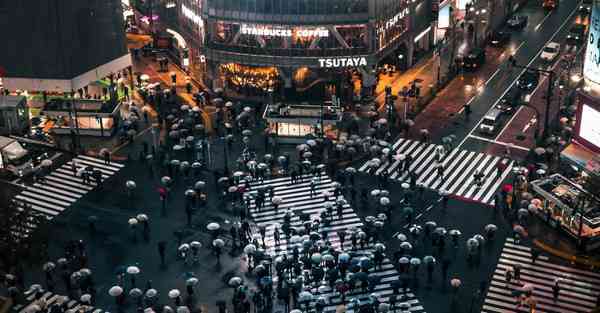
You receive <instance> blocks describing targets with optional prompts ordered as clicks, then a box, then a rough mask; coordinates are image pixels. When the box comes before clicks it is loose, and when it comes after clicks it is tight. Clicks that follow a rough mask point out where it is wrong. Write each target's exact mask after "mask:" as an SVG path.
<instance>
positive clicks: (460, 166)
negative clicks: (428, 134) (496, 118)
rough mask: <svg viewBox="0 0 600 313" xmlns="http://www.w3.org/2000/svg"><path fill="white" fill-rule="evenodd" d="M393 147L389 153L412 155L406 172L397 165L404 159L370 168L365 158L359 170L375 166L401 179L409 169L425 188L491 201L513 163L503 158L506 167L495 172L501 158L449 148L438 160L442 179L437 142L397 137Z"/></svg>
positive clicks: (378, 172) (487, 202) (405, 176)
mask: <svg viewBox="0 0 600 313" xmlns="http://www.w3.org/2000/svg"><path fill="white" fill-rule="evenodd" d="M392 147H393V150H394V152H392V153H394V154H399V153H402V154H405V155H410V156H411V157H412V161H411V164H410V166H409V170H410V171H409V172H404V171H403V169H401V168H400V167H401V166H402V164H403V162H401V161H399V160H393V161H392V162H387V160H382V163H381V165H380V166H379V167H378V168H376V169H371V168H369V167H370V162H369V161H367V162H365V163H364V164H363V165H362V166H360V168H359V171H360V172H369V173H370V172H371V171H372V170H375V171H374V173H375V174H377V175H380V174H381V173H382V172H384V171H387V173H388V177H389V178H390V179H392V180H396V181H400V182H406V181H407V180H409V179H410V177H411V175H410V174H409V173H410V172H412V173H415V174H416V177H417V180H416V181H417V183H421V184H423V185H424V186H425V187H426V188H429V189H434V190H447V191H448V192H450V194H453V195H456V196H460V197H463V198H467V199H472V200H475V201H478V202H481V203H485V204H493V196H494V194H495V193H496V192H497V190H498V189H499V187H500V185H501V184H502V182H503V181H504V180H505V179H506V177H507V176H508V175H509V174H510V172H511V170H512V167H513V162H512V161H510V160H509V161H504V162H507V163H506V165H507V166H506V170H505V171H504V172H503V173H500V175H498V174H497V170H496V168H497V164H498V162H500V161H502V158H500V157H498V156H493V155H489V154H484V153H479V152H474V151H468V150H464V149H452V150H450V151H448V152H447V153H446V155H445V156H444V157H443V160H441V164H442V165H443V167H444V175H443V176H444V177H443V179H442V178H441V177H440V176H439V175H438V171H437V166H438V161H437V160H436V159H437V158H436V149H437V148H438V147H440V146H439V145H436V144H430V143H425V142H420V141H415V140H411V139H405V138H399V139H398V140H397V141H396V142H395V143H394V144H393V145H392ZM475 172H479V173H481V174H483V179H482V184H481V185H480V186H477V185H476V184H474V174H475Z"/></svg>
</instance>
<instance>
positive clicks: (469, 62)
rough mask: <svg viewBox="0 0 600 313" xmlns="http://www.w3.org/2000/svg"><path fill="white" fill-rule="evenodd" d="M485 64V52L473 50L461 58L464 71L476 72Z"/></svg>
mask: <svg viewBox="0 0 600 313" xmlns="http://www.w3.org/2000/svg"><path fill="white" fill-rule="evenodd" d="M483 63H485V50H484V49H473V50H471V51H470V52H469V53H467V54H466V55H465V56H464V57H463V67H464V68H465V70H476V69H478V68H479V67H480V66H481V65H483Z"/></svg>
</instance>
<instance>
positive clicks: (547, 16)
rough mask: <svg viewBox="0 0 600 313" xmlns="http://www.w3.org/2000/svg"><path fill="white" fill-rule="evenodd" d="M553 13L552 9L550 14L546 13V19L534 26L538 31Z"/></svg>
mask: <svg viewBox="0 0 600 313" xmlns="http://www.w3.org/2000/svg"><path fill="white" fill-rule="evenodd" d="M551 13H552V11H550V12H548V14H546V16H545V17H544V19H542V21H541V22H540V23H539V24H537V25H536V26H535V28H534V30H535V31H538V30H539V29H540V27H542V24H544V22H545V21H546V20H547V19H548V18H549V17H550V14H551Z"/></svg>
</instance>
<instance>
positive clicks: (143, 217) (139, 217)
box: [135, 214, 148, 222]
mask: <svg viewBox="0 0 600 313" xmlns="http://www.w3.org/2000/svg"><path fill="white" fill-rule="evenodd" d="M135 218H136V219H137V220H138V221H140V222H144V221H147V220H148V215H146V214H138V215H137V216H136V217H135Z"/></svg>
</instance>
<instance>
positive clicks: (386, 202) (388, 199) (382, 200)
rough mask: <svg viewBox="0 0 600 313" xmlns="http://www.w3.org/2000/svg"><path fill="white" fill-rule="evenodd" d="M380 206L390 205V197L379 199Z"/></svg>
mask: <svg viewBox="0 0 600 313" xmlns="http://www.w3.org/2000/svg"><path fill="white" fill-rule="evenodd" d="M379 204H381V205H384V206H385V205H388V204H390V198H388V197H381V198H380V199H379Z"/></svg>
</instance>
